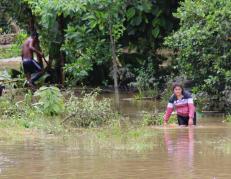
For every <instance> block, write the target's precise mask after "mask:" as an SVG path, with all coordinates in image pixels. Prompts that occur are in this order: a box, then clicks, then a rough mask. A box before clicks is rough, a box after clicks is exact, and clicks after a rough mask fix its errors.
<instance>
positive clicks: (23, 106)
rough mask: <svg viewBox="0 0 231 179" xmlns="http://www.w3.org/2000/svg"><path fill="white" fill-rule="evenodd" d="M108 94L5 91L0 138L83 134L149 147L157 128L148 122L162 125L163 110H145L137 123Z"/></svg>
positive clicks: (117, 144)
mask: <svg viewBox="0 0 231 179" xmlns="http://www.w3.org/2000/svg"><path fill="white" fill-rule="evenodd" d="M111 104H112V102H111V100H110V99H108V98H103V99H100V100H99V99H98V93H97V92H92V93H83V94H82V95H80V96H79V97H77V96H75V95H73V93H72V92H65V93H61V92H60V90H59V89H58V88H56V87H42V88H40V89H39V90H38V91H37V92H36V93H35V94H32V93H30V92H28V93H26V94H25V93H23V92H22V93H21V94H18V93H17V94H14V92H11V93H8V94H5V95H4V96H3V97H1V100H0V119H1V120H0V139H2V140H13V141H14V140H19V141H20V140H24V139H25V138H32V139H34V138H47V137H48V136H49V137H50V136H52V137H67V138H69V137H70V138H72V137H73V136H74V137H75V138H84V140H85V142H86V143H88V144H91V145H93V144H100V146H101V147H102V148H113V149H124V150H125V149H126V150H136V151H141V150H148V149H151V148H152V147H153V144H152V142H151V140H150V138H153V137H154V136H156V135H157V131H155V130H153V129H152V128H150V127H148V126H152V125H162V116H163V114H161V113H157V114H151V113H144V114H143V116H142V117H141V119H140V121H139V123H138V124H136V126H133V125H132V124H131V123H130V122H129V121H130V120H129V119H128V118H124V117H123V116H122V115H120V114H118V113H117V112H116V111H114V110H113V107H112V105H111ZM171 121H172V122H173V123H174V122H175V121H174V120H171Z"/></svg>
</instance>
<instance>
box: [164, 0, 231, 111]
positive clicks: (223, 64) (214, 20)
mask: <svg viewBox="0 0 231 179" xmlns="http://www.w3.org/2000/svg"><path fill="white" fill-rule="evenodd" d="M230 6H231V1H226V0H212V1H211V0H205V1H193V0H185V1H184V2H182V3H181V6H180V8H178V11H177V13H176V14H175V16H176V17H177V18H179V19H180V29H179V30H178V31H176V32H175V33H174V34H173V35H172V36H170V37H169V38H167V39H166V44H167V45H168V46H169V47H171V48H172V49H174V50H177V59H176V60H177V68H178V69H179V71H180V73H181V74H182V75H186V76H187V77H188V78H190V79H192V80H193V81H194V82H195V87H194V91H195V92H196V93H198V92H205V94H203V95H201V97H203V96H204V97H206V98H207V99H211V100H214V101H213V102H215V103H211V101H209V104H210V107H212V106H211V105H214V106H213V107H214V109H224V108H226V109H230V106H231V100H230V96H231V92H230V90H231V89H230V87H231V70H230V67H231V60H230V59H231V51H230V48H231V43H230V35H231V34H230V31H231V21H230V19H231V14H230ZM206 95H208V97H207V96H206Z"/></svg>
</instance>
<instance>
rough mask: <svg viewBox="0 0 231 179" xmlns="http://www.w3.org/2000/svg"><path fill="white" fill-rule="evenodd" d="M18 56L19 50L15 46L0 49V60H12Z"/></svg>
mask: <svg viewBox="0 0 231 179" xmlns="http://www.w3.org/2000/svg"><path fill="white" fill-rule="evenodd" d="M18 56H20V48H17V47H16V45H12V46H10V47H0V59H6V58H13V57H18Z"/></svg>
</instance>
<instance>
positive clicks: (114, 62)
mask: <svg viewBox="0 0 231 179" xmlns="http://www.w3.org/2000/svg"><path fill="white" fill-rule="evenodd" d="M109 34H110V43H111V51H112V63H113V79H114V89H115V90H118V77H117V76H118V75H117V73H118V66H117V62H116V47H115V40H114V38H113V35H112V25H111V23H110V25H109Z"/></svg>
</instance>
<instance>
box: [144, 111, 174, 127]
mask: <svg viewBox="0 0 231 179" xmlns="http://www.w3.org/2000/svg"><path fill="white" fill-rule="evenodd" d="M163 116H164V113H154V114H152V113H147V112H144V114H143V119H142V125H143V126H158V125H162V124H163ZM168 123H169V124H174V123H176V118H175V117H174V116H171V117H170V118H169V121H168Z"/></svg>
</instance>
